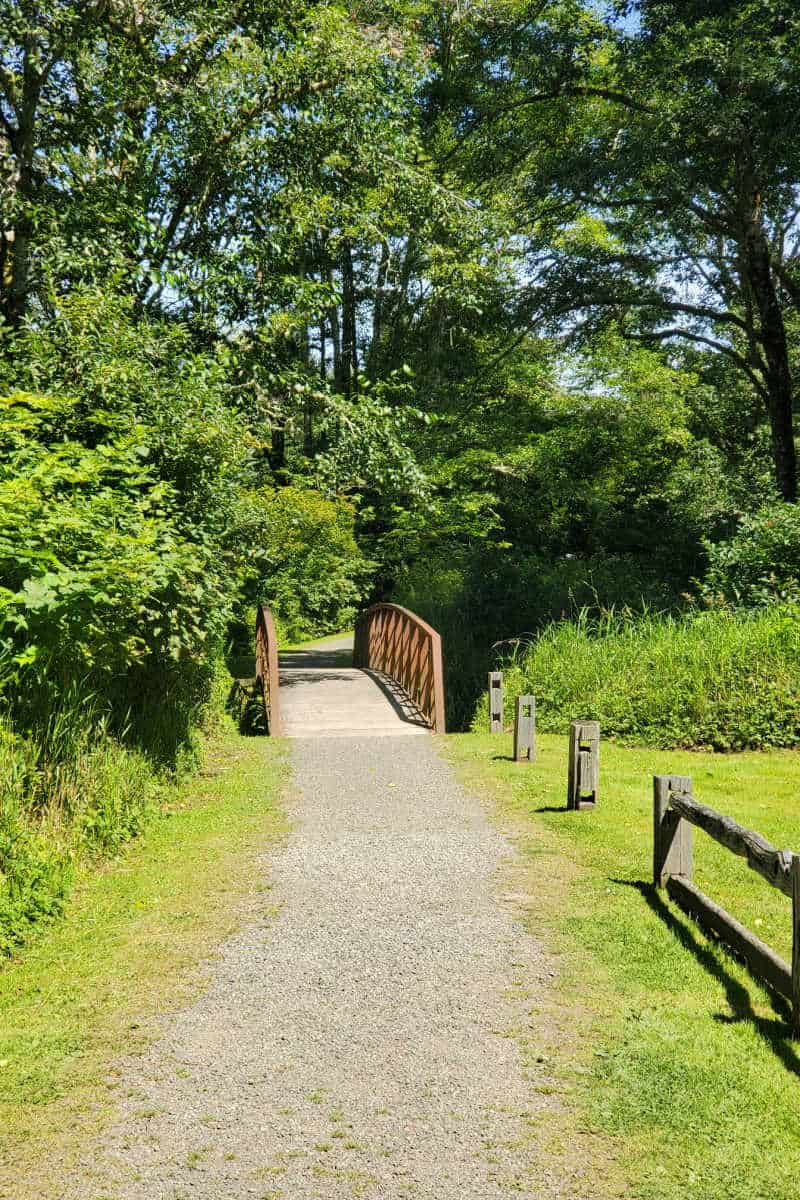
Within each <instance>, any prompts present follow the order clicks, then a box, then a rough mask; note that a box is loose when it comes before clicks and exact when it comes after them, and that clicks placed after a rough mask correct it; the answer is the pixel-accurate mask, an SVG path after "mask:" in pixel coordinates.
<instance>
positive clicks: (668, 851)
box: [653, 775, 800, 1036]
mask: <svg viewBox="0 0 800 1200" xmlns="http://www.w3.org/2000/svg"><path fill="white" fill-rule="evenodd" d="M695 825H696V826H697V827H698V828H699V829H703V830H705V832H706V833H707V834H709V835H710V836H711V837H712V838H714V840H715V841H717V842H719V843H720V845H722V846H725V847H726V848H727V849H728V850H730V851H732V852H733V853H734V854H738V855H741V857H742V858H746V859H747V865H748V866H749V867H750V868H751V869H752V870H754V871H757V872H758V874H759V875H761V877H762V878H763V879H765V880H766V881H767V883H769V884H771V886H772V887H774V888H777V889H778V891H780V892H783V894H784V896H788V897H789V898H790V899H791V901H792V963H791V966H789V964H788V963H786V962H784V960H783V959H782V958H781V957H780V956H779V955H778V954H776V953H775V951H774V950H772V949H771V947H769V946H767V945H766V943H764V942H762V941H761V940H760V938H758V937H756V935H755V934H754V933H751V931H750V930H749V929H746V928H745V927H744V925H741V924H740V923H739V922H738V921H737V920H736V919H735V917H732V916H731V915H730V913H728V912H726V911H725V909H724V908H720V907H719V905H718V904H715V903H714V901H713V900H712V899H711V898H710V897H709V896H706V895H705V893H704V892H702V891H701V890H700V889H699V888H698V887H696V886H695V884H694V883H693V882H692V865H693V863H692V827H693V826H695ZM653 880H654V883H655V885H656V887H666V889H667V892H668V894H669V895H670V896H671V897H672V898H673V899H674V900H675V901H676V902H677V903H678V904H679V905H680V906H681V907H682V908H683V909H685V910H686V911H687V912H689V913H690V914H691V915H692V916H694V917H696V918H697V919H698V920H699V921H700V922H701V923H702V924H703V925H705V926H706V927H707V928H709V929H711V930H712V932H714V933H716V934H717V935H718V936H719V937H720V938H721V939H722V940H723V941H724V942H726V943H727V944H728V945H729V946H730V947H731V948H732V949H733V950H735V951H736V952H737V953H738V954H739V955H741V957H742V958H743V959H744V960H745V961H746V962H747V964H748V966H749V967H750V969H751V970H752V971H753V972H754V973H755V974H756V975H758V976H760V977H761V978H762V979H763V980H764V981H765V982H766V983H767V984H768V985H769V986H770V987H771V988H772V989H773V990H774V991H776V992H778V993H779V994H780V995H782V996H785V997H786V998H787V999H788V1000H790V1001H791V1004H792V1029H793V1032H794V1034H795V1036H799V1035H800V855H797V854H793V853H792V852H791V851H790V850H776V848H775V847H774V846H771V845H770V844H769V842H768V841H766V840H765V839H764V838H763V837H761V835H760V834H758V833H754V832H753V830H751V829H744V828H743V827H742V826H741V825H737V823H736V822H735V821H734V820H732V819H731V818H730V817H726V816H723V815H722V813H718V812H716V811H715V810H714V809H713V808H706V806H705V805H703V804H698V803H697V801H696V800H695V799H694V797H693V796H692V781H691V779H689V778H688V777H686V776H675V775H656V776H654V778H653Z"/></svg>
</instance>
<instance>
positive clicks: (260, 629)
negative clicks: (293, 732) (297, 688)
mask: <svg viewBox="0 0 800 1200" xmlns="http://www.w3.org/2000/svg"><path fill="white" fill-rule="evenodd" d="M256 685H257V687H259V688H260V689H261V695H262V696H263V697H264V712H265V713H266V718H267V732H268V733H270V734H271V735H272V736H273V737H280V736H281V733H282V732H283V726H282V724H281V706H280V692H279V675H278V638H277V635H276V633H275V622H274V620H273V617H272V612H271V611H270V609H268V608H267V606H266V604H261V605H259V608H258V611H257V613H256Z"/></svg>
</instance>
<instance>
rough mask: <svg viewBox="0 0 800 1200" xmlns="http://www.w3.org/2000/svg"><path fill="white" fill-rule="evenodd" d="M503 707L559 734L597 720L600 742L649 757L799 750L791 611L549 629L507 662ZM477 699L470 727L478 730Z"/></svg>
mask: <svg viewBox="0 0 800 1200" xmlns="http://www.w3.org/2000/svg"><path fill="white" fill-rule="evenodd" d="M505 671H506V682H507V686H506V705H507V710H506V718H507V720H511V718H512V709H511V705H512V704H513V697H514V696H515V695H516V694H519V693H521V692H525V693H532V694H533V695H535V696H536V703H537V721H538V725H539V727H540V728H541V729H542V730H544V731H546V732H552V733H555V732H564V731H565V729H566V727H567V723H568V722H569V720H570V719H574V718H584V719H594V720H599V721H600V723H601V728H602V731H603V733H604V734H605V735H613V736H617V737H620V738H624V739H627V740H629V741H632V742H643V743H647V744H648V745H652V746H659V747H671V746H675V747H679V746H682V747H686V748H700V747H707V748H711V749H714V750H743V749H763V748H767V747H794V746H800V609H798V608H797V607H796V606H793V605H784V606H775V607H772V608H766V609H758V610H754V611H752V612H742V611H732V610H729V609H714V610H708V611H700V612H694V613H690V614H687V615H685V616H671V615H669V614H664V613H656V612H647V611H645V612H644V613H642V614H640V615H635V616H634V615H632V614H629V613H626V612H624V611H613V610H612V611H609V612H606V613H604V614H602V615H601V616H599V617H592V616H590V615H589V613H588V611H586V610H584V611H583V612H581V613H580V614H579V616H578V618H577V619H576V620H573V621H563V622H556V623H553V624H551V625H549V626H548V627H547V628H546V629H545V630H544V631H543V633H542V634H541V635H540V636H539V637H538V638H537V639H536V641H535V642H534V643H533V644H532V645H530V646H529V647H527V648H526V649H523V650H522V651H520V652H519V653H517V654H516V655H512V656H510V657H509V659H508V661H507V662H506V664H505ZM485 720H486V698H485V697H484V698H483V699H482V700H481V702H480V704H479V706H478V710H477V713H476V717H475V721H474V727H475V728H484V727H485V724H484V722H485Z"/></svg>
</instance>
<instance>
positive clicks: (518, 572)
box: [398, 551, 669, 729]
mask: <svg viewBox="0 0 800 1200" xmlns="http://www.w3.org/2000/svg"><path fill="white" fill-rule="evenodd" d="M398 595H399V598H400V603H402V604H405V605H407V607H409V608H411V609H413V610H414V611H415V612H418V613H419V614H420V615H421V616H423V617H425V619H426V620H427V621H429V622H430V623H431V624H432V625H433V626H434V628H435V629H438V630H439V632H440V633H441V635H442V641H443V645H444V658H445V685H446V691H445V694H446V700H447V722H448V728H450V729H463V728H466V727H468V725H469V723H470V721H471V719H472V716H473V714H474V711H475V704H476V700H477V697H478V696H479V695H480V693H481V692H482V691H483V689H484V688H485V687H486V672H487V671H488V670H490V669H493V667H494V666H495V662H496V659H497V655H498V653H500V652H502V649H503V647H504V646H505V645H507V643H508V640H509V639H510V640H511V641H512V642H513V641H514V639H516V638H518V637H519V636H520V635H523V636H526V637H532V636H533V635H534V634H535V632H536V630H538V629H540V628H541V627H542V626H543V625H546V624H547V623H548V622H549V621H552V620H557V619H559V618H563V617H567V616H569V615H570V614H573V613H575V612H577V611H579V610H580V609H581V608H582V607H583V606H584V605H587V604H592V605H594V606H601V607H602V606H611V605H614V604H617V603H624V602H625V601H626V600H628V599H629V598H630V597H638V598H641V597H644V598H646V599H647V600H649V601H650V602H652V603H663V602H664V601H665V600H668V599H669V595H668V592H666V591H665V589H664V588H663V587H660V586H659V585H658V584H657V583H655V582H654V581H653V580H652V579H648V578H647V576H646V575H645V574H644V573H643V572H642V569H641V565H640V564H639V563H638V562H637V561H636V560H635V559H634V558H631V557H626V556H623V555H597V556H594V557H592V558H589V559H574V558H564V559H562V560H561V561H560V562H553V561H552V560H548V559H547V558H546V557H544V556H534V555H529V556H525V557H523V556H520V555H515V554H513V553H508V552H503V551H497V552H496V553H494V554H491V555H490V554H487V553H486V552H481V551H476V552H473V553H472V554H464V555H462V556H461V557H460V559H459V558H457V557H456V556H455V555H452V554H451V555H450V557H449V560H445V559H444V558H442V559H435V558H428V559H426V560H422V561H420V562H418V563H416V564H415V565H414V566H413V567H412V568H411V569H409V570H408V571H407V572H406V573H405V574H404V576H403V578H402V581H401V583H400V585H399V589H398ZM495 643H500V646H499V647H498V649H494V646H495Z"/></svg>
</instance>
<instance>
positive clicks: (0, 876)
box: [0, 698, 158, 955]
mask: <svg viewBox="0 0 800 1200" xmlns="http://www.w3.org/2000/svg"><path fill="white" fill-rule="evenodd" d="M157 791H158V783H157V780H156V777H155V775H154V772H153V769H152V767H151V766H150V764H149V763H148V762H147V760H146V759H145V758H144V757H143V756H142V755H141V754H138V753H135V752H133V751H131V750H128V749H125V748H124V747H122V746H120V745H119V744H118V743H116V742H115V741H113V740H112V739H110V738H108V737H107V736H105V731H104V730H103V728H102V725H101V726H99V727H98V728H97V729H95V731H94V732H93V733H92V734H89V733H88V732H87V730H86V706H85V704H79V703H78V702H77V698H75V699H74V701H73V703H72V704H71V705H67V706H66V707H65V708H64V709H62V711H61V712H60V713H59V714H58V716H57V717H54V718H53V719H52V721H51V723H50V727H49V728H48V729H47V730H46V731H44V732H43V734H42V736H41V738H40V740H38V741H37V742H34V741H33V740H32V739H30V738H25V737H22V736H20V735H19V734H15V733H14V732H13V731H12V730H11V728H10V726H9V725H8V723H7V722H5V721H3V722H0V955H4V954H10V953H12V952H13V951H14V950H16V949H17V948H19V947H20V946H22V945H23V944H24V943H25V942H26V941H27V940H28V939H29V938H30V936H31V934H32V932H33V931H34V930H35V928H36V927H37V926H39V925H41V924H42V923H45V922H47V921H50V920H52V919H53V918H54V917H57V916H58V915H60V913H61V912H62V910H63V906H64V902H65V899H66V897H67V895H68V892H69V888H70V884H71V882H72V878H73V873H74V866H75V863H76V861H77V860H78V859H79V858H80V857H81V856H90V857H94V856H99V855H107V854H109V853H113V852H114V851H116V850H117V849H118V848H119V846H120V845H121V844H122V843H123V842H124V841H125V840H126V839H127V838H129V837H131V836H132V835H134V834H135V833H138V831H139V830H140V828H141V826H142V823H143V821H144V820H145V818H146V816H147V814H148V812H149V810H150V808H151V806H152V805H153V802H154V800H155V797H156V795H157Z"/></svg>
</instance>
